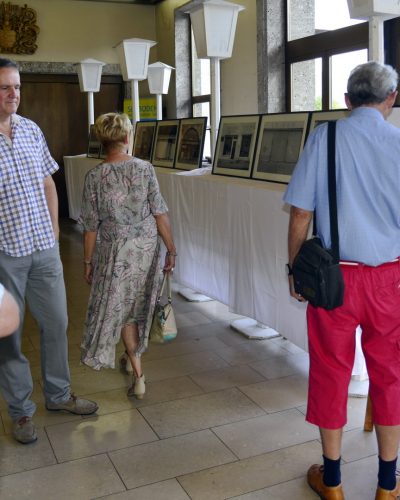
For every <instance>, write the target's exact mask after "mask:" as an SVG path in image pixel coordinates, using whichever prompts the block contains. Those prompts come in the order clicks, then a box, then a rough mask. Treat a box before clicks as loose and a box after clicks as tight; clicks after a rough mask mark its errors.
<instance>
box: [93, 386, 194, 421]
mask: <svg viewBox="0 0 400 500" xmlns="http://www.w3.org/2000/svg"><path fill="white" fill-rule="evenodd" d="M126 393H127V391H126V388H123V389H114V390H113V391H107V392H98V393H96V394H93V396H92V398H93V399H95V400H96V402H97V404H98V405H99V410H98V411H97V412H96V413H97V414H98V415H106V414H108V413H114V412H116V411H121V410H127V409H131V408H139V407H142V406H149V405H152V404H154V403H161V402H163V401H170V400H175V399H182V398H187V397H189V396H196V395H198V394H203V390H202V389H201V388H200V387H199V386H198V385H197V384H195V383H194V382H193V381H192V380H191V379H190V378H189V377H179V378H171V379H167V380H159V381H157V382H146V396H145V397H144V398H143V399H136V398H134V397H132V398H128V397H127V395H126ZM89 397H90V395H89Z"/></svg>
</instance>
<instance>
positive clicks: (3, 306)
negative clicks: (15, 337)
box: [0, 290, 19, 337]
mask: <svg viewBox="0 0 400 500" xmlns="http://www.w3.org/2000/svg"><path fill="white" fill-rule="evenodd" d="M18 326H19V309H18V306H17V303H16V302H15V299H14V297H13V296H12V295H11V294H10V292H7V290H4V295H3V299H2V300H1V302H0V337H5V336H6V335H10V334H11V333H13V332H15V330H16V329H17V328H18Z"/></svg>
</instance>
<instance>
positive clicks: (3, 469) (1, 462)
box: [0, 429, 57, 498]
mask: <svg viewBox="0 0 400 500" xmlns="http://www.w3.org/2000/svg"><path fill="white" fill-rule="evenodd" d="M37 434H38V440H37V441H36V442H35V443H32V444H29V445H22V444H19V443H16V441H15V440H14V438H13V437H12V436H10V435H9V436H2V437H0V450H1V451H0V476H6V475H7V474H15V473H16V472H22V471H27V470H30V469H38V468H39V467H46V466H47V465H52V464H55V463H56V462H57V461H56V457H55V456H54V453H53V450H52V448H51V446H50V443H49V440H48V439H47V436H46V434H45V432H44V430H43V429H38V431H37ZM0 497H1V498H3V497H2V495H1V494H0Z"/></svg>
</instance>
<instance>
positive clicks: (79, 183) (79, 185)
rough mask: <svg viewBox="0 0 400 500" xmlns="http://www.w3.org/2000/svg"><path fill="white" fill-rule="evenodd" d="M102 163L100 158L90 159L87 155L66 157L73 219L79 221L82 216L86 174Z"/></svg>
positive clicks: (66, 179) (68, 193) (69, 199)
mask: <svg viewBox="0 0 400 500" xmlns="http://www.w3.org/2000/svg"><path fill="white" fill-rule="evenodd" d="M101 161H102V160H99V159H98V158H88V157H87V156H86V155H78V156H64V171H65V183H66V185H67V196H68V211H69V216H70V218H71V219H74V220H78V217H79V215H80V211H81V202H82V193H83V185H84V182H85V176H86V173H87V172H88V171H89V170H90V169H91V168H93V167H95V166H96V165H98V164H99V163H100V162H101Z"/></svg>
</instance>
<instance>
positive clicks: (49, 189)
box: [43, 175, 60, 241]
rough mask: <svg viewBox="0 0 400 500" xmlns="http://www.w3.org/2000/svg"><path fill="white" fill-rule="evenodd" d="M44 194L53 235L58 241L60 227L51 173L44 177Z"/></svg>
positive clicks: (56, 197)
mask: <svg viewBox="0 0 400 500" xmlns="http://www.w3.org/2000/svg"><path fill="white" fill-rule="evenodd" d="M43 184H44V194H45V196H46V201H47V206H48V208H49V212H50V218H51V224H52V226H53V231H54V237H55V239H56V240H57V241H58V239H59V235H60V228H59V225H58V196H57V190H56V185H55V184H54V181H53V178H52V177H51V175H48V176H47V177H45V178H44V181H43Z"/></svg>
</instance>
